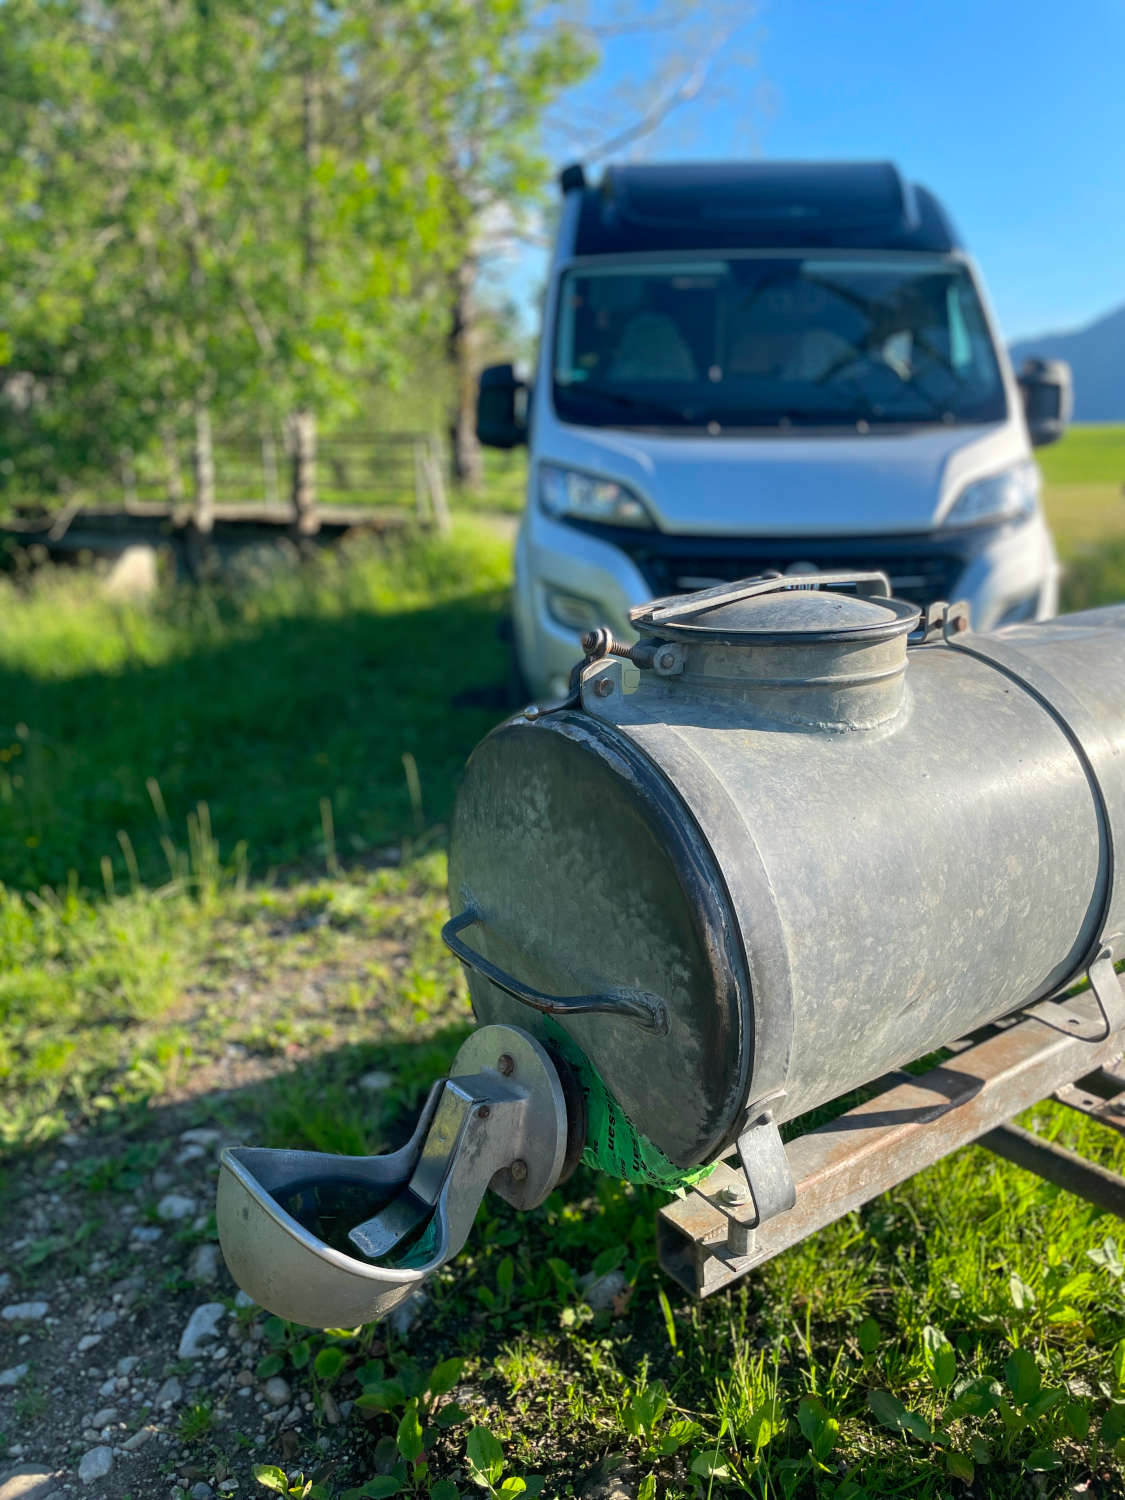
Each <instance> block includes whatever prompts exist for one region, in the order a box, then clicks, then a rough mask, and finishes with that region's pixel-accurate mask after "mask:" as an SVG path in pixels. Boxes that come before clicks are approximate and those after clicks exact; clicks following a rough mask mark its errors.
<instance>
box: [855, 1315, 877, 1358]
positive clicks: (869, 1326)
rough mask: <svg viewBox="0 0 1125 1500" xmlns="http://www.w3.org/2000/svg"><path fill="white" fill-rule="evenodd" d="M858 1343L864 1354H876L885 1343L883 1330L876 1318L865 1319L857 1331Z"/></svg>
mask: <svg viewBox="0 0 1125 1500" xmlns="http://www.w3.org/2000/svg"><path fill="white" fill-rule="evenodd" d="M855 1336H856V1342H857V1343H858V1344H859V1347H860V1352H861V1353H863V1354H874V1353H875V1350H876V1349H878V1347H879V1345H880V1344H881V1343H882V1341H883V1330H882V1329H881V1328H880V1327H879V1325H878V1323H876V1321H875V1319H874V1318H864V1320H863V1322H862V1323H861V1324H860V1325H859V1327H858V1328H857V1329H856V1331H855Z"/></svg>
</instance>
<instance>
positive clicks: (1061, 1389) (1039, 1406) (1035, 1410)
mask: <svg viewBox="0 0 1125 1500" xmlns="http://www.w3.org/2000/svg"><path fill="white" fill-rule="evenodd" d="M1065 1400H1066V1387H1065V1386H1061V1385H1060V1386H1056V1387H1055V1388H1054V1389H1053V1390H1047V1391H1040V1392H1039V1394H1038V1396H1036V1398H1035V1400H1034V1401H1029V1402H1028V1403H1027V1405H1026V1406H1025V1407H1024V1416H1025V1417H1026V1418H1027V1419H1028V1421H1029V1422H1038V1420H1039V1418H1040V1417H1043V1416H1046V1414H1047V1413H1048V1412H1049V1411H1050V1410H1051V1408H1052V1407H1053V1406H1057V1405H1058V1404H1059V1402H1060V1401H1065Z"/></svg>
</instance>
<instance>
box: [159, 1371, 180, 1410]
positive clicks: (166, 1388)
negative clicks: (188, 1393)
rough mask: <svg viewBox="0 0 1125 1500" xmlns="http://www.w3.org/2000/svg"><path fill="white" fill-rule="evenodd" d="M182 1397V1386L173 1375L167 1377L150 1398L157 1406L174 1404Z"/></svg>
mask: <svg viewBox="0 0 1125 1500" xmlns="http://www.w3.org/2000/svg"><path fill="white" fill-rule="evenodd" d="M183 1399H184V1388H183V1386H182V1385H181V1384H180V1382H179V1381H178V1380H177V1379H176V1377H175V1376H174V1375H169V1377H168V1379H167V1380H166V1381H165V1382H164V1384H163V1385H162V1386H161V1387H160V1389H159V1390H158V1391H157V1393H156V1395H155V1396H154V1397H153V1398H152V1404H153V1405H154V1406H157V1407H161V1406H175V1405H176V1404H177V1402H179V1401H182V1400H183Z"/></svg>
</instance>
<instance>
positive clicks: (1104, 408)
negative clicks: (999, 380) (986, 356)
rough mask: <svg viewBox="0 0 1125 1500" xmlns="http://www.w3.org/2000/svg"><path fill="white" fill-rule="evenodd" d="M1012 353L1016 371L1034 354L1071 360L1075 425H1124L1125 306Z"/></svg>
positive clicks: (1026, 343) (1028, 342)
mask: <svg viewBox="0 0 1125 1500" xmlns="http://www.w3.org/2000/svg"><path fill="white" fill-rule="evenodd" d="M1009 352H1010V354H1011V356H1012V364H1013V365H1014V366H1015V368H1016V369H1017V370H1018V369H1019V367H1020V365H1021V364H1022V363H1023V361H1024V360H1025V359H1027V358H1028V357H1030V356H1033V355H1038V356H1039V357H1040V358H1041V359H1065V360H1067V361H1068V363H1069V364H1070V368H1071V369H1072V370H1073V371H1074V420H1075V421H1076V422H1125V307H1118V308H1116V309H1115V310H1114V311H1113V312H1109V313H1106V314H1105V316H1104V317H1102V318H1098V319H1097V321H1096V322H1094V323H1088V324H1087V325H1086V327H1085V328H1075V329H1072V330H1071V331H1070V332H1069V333H1045V334H1043V335H1042V336H1041V337H1039V338H1034V339H1021V340H1020V341H1019V343H1018V344H1012V345H1011V348H1010V350H1009Z"/></svg>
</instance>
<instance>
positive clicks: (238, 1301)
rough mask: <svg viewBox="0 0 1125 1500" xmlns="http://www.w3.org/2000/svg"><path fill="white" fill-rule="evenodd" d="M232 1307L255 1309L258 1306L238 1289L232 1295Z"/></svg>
mask: <svg viewBox="0 0 1125 1500" xmlns="http://www.w3.org/2000/svg"><path fill="white" fill-rule="evenodd" d="M234 1305H235V1307H257V1305H258V1304H257V1303H256V1302H255V1301H254V1299H253V1297H251V1296H250V1295H249V1294H248V1293H247V1292H244V1291H243V1290H242V1288H241V1287H239V1289H238V1291H237V1292H236V1293H235V1295H234Z"/></svg>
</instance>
